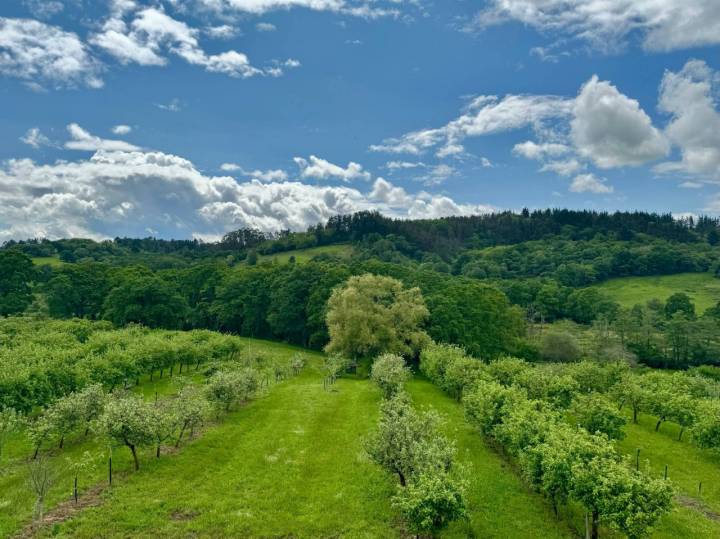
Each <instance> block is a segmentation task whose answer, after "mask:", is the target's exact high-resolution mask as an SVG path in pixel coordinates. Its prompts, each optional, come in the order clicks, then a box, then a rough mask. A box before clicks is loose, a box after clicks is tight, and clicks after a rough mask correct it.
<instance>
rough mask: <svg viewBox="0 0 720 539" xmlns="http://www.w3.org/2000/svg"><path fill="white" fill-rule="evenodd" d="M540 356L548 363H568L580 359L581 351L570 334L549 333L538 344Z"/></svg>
mask: <svg viewBox="0 0 720 539" xmlns="http://www.w3.org/2000/svg"><path fill="white" fill-rule="evenodd" d="M540 354H541V355H542V357H543V358H544V359H546V360H548V361H560V362H564V363H569V362H571V361H577V360H578V359H580V355H581V351H580V346H579V345H578V343H577V340H576V339H575V337H573V336H572V334H570V333H567V332H559V331H549V332H547V333H546V334H545V335H544V336H543V338H542V341H541V343H540Z"/></svg>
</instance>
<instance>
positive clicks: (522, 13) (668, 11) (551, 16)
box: [467, 0, 720, 51]
mask: <svg viewBox="0 0 720 539" xmlns="http://www.w3.org/2000/svg"><path fill="white" fill-rule="evenodd" d="M513 20H514V21H519V22H521V23H523V24H525V25H528V26H532V27H534V28H537V29H538V30H540V31H542V32H546V33H548V34H549V35H554V36H557V35H566V36H570V37H572V38H577V39H580V40H583V41H586V42H588V43H589V44H590V45H591V46H593V47H595V48H597V49H600V50H605V51H607V50H613V49H617V48H619V47H622V46H623V45H624V44H625V42H626V41H628V38H630V37H631V36H632V35H633V34H634V33H638V34H640V35H641V36H642V44H643V47H644V48H645V49H647V50H651V51H668V50H677V49H684V48H688V47H698V46H703V45H717V44H720V4H719V3H718V2H717V0H681V1H679V0H490V2H489V7H488V8H486V9H484V10H482V11H481V12H480V13H479V14H478V15H477V16H476V17H475V19H474V20H473V22H472V23H471V24H470V25H468V26H467V29H478V28H480V29H481V28H484V27H487V26H491V25H495V24H501V23H504V22H507V21H513Z"/></svg>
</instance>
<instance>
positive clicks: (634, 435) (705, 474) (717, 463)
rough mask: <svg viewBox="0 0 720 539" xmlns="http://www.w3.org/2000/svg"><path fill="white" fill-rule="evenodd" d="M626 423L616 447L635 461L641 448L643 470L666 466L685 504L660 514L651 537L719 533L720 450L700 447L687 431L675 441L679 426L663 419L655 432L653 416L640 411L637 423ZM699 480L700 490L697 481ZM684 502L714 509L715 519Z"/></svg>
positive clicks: (662, 469) (653, 471) (659, 472)
mask: <svg viewBox="0 0 720 539" xmlns="http://www.w3.org/2000/svg"><path fill="white" fill-rule="evenodd" d="M630 418H631V416H630V415H628V424H627V426H626V427H625V432H626V437H625V439H624V440H621V441H620V442H618V449H620V450H621V451H622V452H623V453H626V454H628V455H630V456H631V457H632V459H633V462H635V455H636V451H637V449H640V466H641V468H642V469H643V470H645V471H646V473H648V474H650V475H654V476H655V477H663V476H664V474H665V465H667V466H668V479H669V480H670V481H672V483H673V484H674V485H675V486H676V488H677V490H678V494H680V495H681V496H682V497H683V499H684V500H685V504H686V505H683V504H681V503H679V504H678V507H677V508H676V509H675V510H674V511H673V512H672V513H671V514H669V515H667V516H666V517H664V518H663V520H662V525H661V526H659V527H658V529H657V530H656V532H655V534H654V535H653V537H658V538H668V539H669V538H671V537H697V538H702V537H708V538H710V537H720V454H717V453H713V452H712V451H708V450H704V449H699V448H697V447H695V446H694V445H693V444H692V443H691V442H690V435H689V433H687V432H686V433H685V435H684V438H683V441H678V439H677V438H678V434H679V430H680V427H679V426H678V425H676V424H674V423H670V422H666V423H663V425H662V426H661V427H660V431H659V432H655V422H656V418H654V417H652V416H650V415H647V414H640V417H639V418H638V424H637V425H634V424H633V423H632V422H631V419H630ZM701 481H702V493H701V494H698V485H699V483H700V482H701ZM687 504H693V505H696V506H701V507H703V508H704V509H705V510H706V511H709V512H712V513H715V514H716V515H717V519H718V520H714V519H712V518H706V517H705V516H703V515H702V514H700V513H698V511H696V510H693V509H690V508H688V507H687Z"/></svg>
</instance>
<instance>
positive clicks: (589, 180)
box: [570, 174, 614, 194]
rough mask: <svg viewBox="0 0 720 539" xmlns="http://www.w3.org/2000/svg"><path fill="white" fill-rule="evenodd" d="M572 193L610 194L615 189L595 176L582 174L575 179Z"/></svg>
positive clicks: (572, 184) (571, 189)
mask: <svg viewBox="0 0 720 539" xmlns="http://www.w3.org/2000/svg"><path fill="white" fill-rule="evenodd" d="M570 191H572V192H573V193H595V194H609V193H612V192H613V191H614V189H613V187H612V186H611V185H607V184H606V183H605V180H604V179H602V180H601V179H598V178H597V177H596V176H595V175H594V174H580V175H578V176H575V178H573V181H572V183H571V184H570Z"/></svg>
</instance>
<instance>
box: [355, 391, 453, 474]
mask: <svg viewBox="0 0 720 539" xmlns="http://www.w3.org/2000/svg"><path fill="white" fill-rule="evenodd" d="M438 421H439V419H438V416H437V414H435V413H433V412H426V413H423V414H419V413H418V412H416V411H415V409H414V408H413V406H412V404H410V402H409V400H408V397H407V396H406V395H404V394H402V393H401V394H399V395H396V396H395V397H393V398H391V399H388V400H386V401H383V403H382V404H381V405H380V420H379V422H378V428H377V430H376V431H375V432H374V433H373V434H372V435H371V436H370V437H369V438H368V439H367V440H366V441H365V449H366V451H367V452H368V454H369V455H370V457H371V458H372V459H373V460H374V461H375V462H376V463H377V464H379V465H380V466H382V467H383V468H385V469H386V470H387V471H389V472H390V473H393V474H397V476H398V479H399V481H400V485H402V486H406V485H407V481H408V478H409V477H410V476H411V475H412V474H413V473H414V471H415V470H416V469H417V467H418V465H419V457H418V456H417V453H418V451H420V448H421V442H423V441H428V440H432V439H433V438H436V434H437V424H438Z"/></svg>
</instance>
